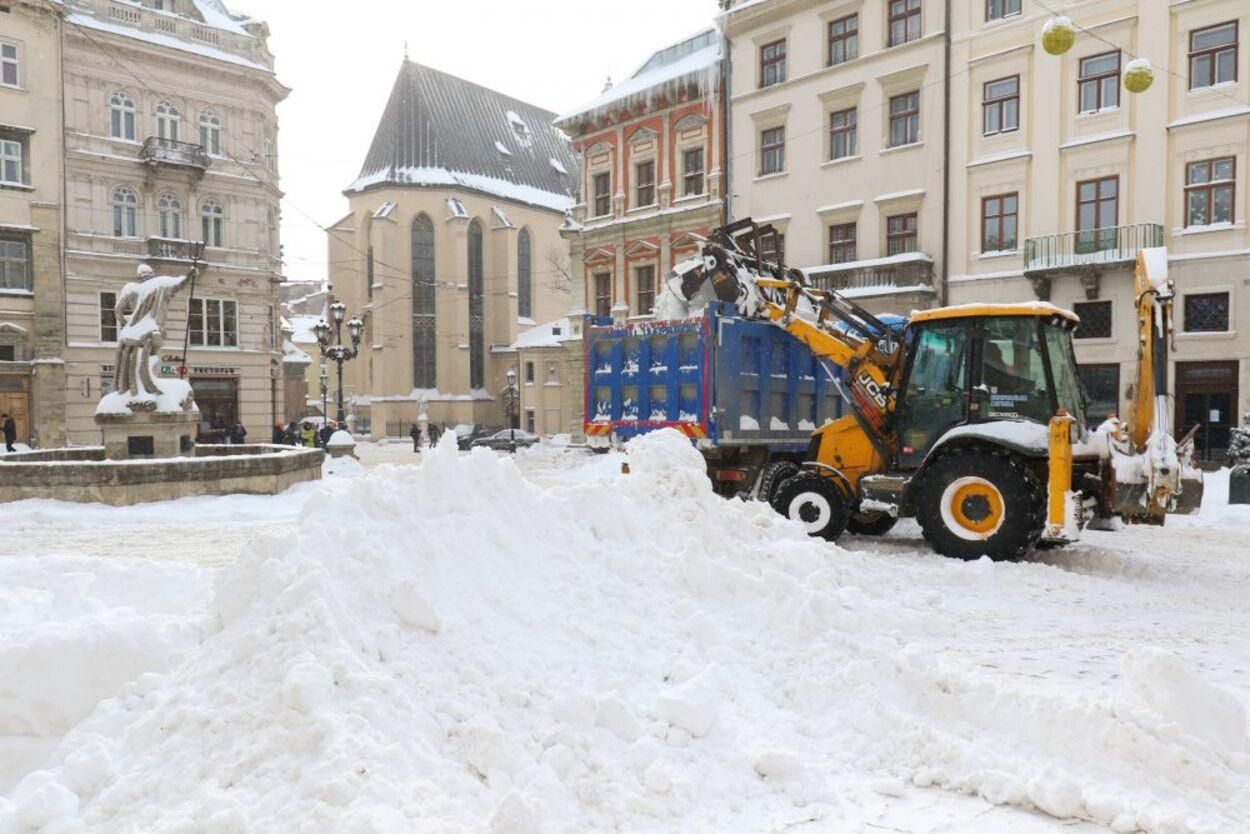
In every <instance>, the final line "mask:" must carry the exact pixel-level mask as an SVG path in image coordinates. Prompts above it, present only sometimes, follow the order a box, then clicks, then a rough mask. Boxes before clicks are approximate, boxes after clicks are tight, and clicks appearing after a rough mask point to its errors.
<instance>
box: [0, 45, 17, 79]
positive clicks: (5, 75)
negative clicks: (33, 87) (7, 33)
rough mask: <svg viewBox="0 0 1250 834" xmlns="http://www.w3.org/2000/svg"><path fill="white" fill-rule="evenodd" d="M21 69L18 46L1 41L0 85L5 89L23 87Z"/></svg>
mask: <svg viewBox="0 0 1250 834" xmlns="http://www.w3.org/2000/svg"><path fill="white" fill-rule="evenodd" d="M20 68H21V67H20V63H19V61H18V57H17V44H15V43H5V42H4V41H0V84H2V85H4V86H5V87H18V86H21V82H22V77H21V73H20V72H19V70H20Z"/></svg>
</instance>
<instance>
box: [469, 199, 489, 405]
mask: <svg viewBox="0 0 1250 834" xmlns="http://www.w3.org/2000/svg"><path fill="white" fill-rule="evenodd" d="M482 264H483V255H482V224H481V223H479V222H478V220H477V218H476V217H475V218H473V220H472V221H470V223H469V387H470V388H474V389H477V388H483V387H485V386H486V302H485V299H486V285H485V276H484V274H483V271H482Z"/></svg>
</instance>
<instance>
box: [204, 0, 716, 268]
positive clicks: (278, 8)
mask: <svg viewBox="0 0 1250 834" xmlns="http://www.w3.org/2000/svg"><path fill="white" fill-rule="evenodd" d="M226 3H227V5H228V6H229V7H230V8H231V10H232V11H236V12H241V13H244V14H249V15H252V16H254V17H258V18H261V19H263V20H265V21H267V22H268V23H269V28H270V29H271V30H272V37H271V39H270V42H269V46H270V48H271V49H272V50H273V53H274V55H275V57H276V60H277V71H278V78H279V79H280V80H281V81H282V82H283V83H284V84H286V85H287V86H288V87H291V88H292V90H293V92H292V93H291V96H290V98H288V99H287V100H286V102H284V103H283V104H282V105H280V106H279V108H278V118H279V121H280V125H281V145H280V148H279V153H280V157H279V162H280V165H281V173H282V187H283V189H284V190H285V191H286V201H285V203H284V205H283V211H282V217H283V223H282V242H283V246H284V249H285V252H286V274H287V277H288V278H292V279H314V280H321V279H323V278H325V273H326V263H325V262H326V241H325V233H323V232H322V231H321V230H320V229H318V228H317V227H316V226H315V225H313V223H312V222H311V221H310V220H309V217H310V216H311V217H312V218H313V219H314V220H316V221H317V222H318V223H320V224H321V225H323V226H328V225H330V224H332V223H334V222H335V221H337V220H338V219H339V218H340V217H342V216H343V215H345V214H346V213H347V198H346V197H344V196H343V194H342V191H343V189H344V188H346V187H347V186H348V185H350V184H351V182H352V181H353V180H354V179H355V178H356V175H357V173H358V172H359V171H360V166H361V163H363V162H364V158H365V154H366V152H367V151H368V149H369V143H370V142H371V141H372V139H373V131H374V129H375V128H376V127H377V124H378V120H379V119H380V118H381V116H382V109H383V107H384V106H385V105H386V98H387V96H388V95H389V94H390V91H391V85H392V84H393V83H394V81H395V76H396V75H397V74H398V72H399V66H400V62H401V61H402V60H403V54H404V44H405V42H406V43H407V45H408V54H409V56H410V57H411V58H412V60H414V61H419V62H420V63H423V64H426V65H428V66H431V67H435V68H437V69H440V70H443V71H445V72H449V73H451V74H453V75H457V76H460V77H461V78H465V79H468V80H469V81H473V82H475V83H478V84H483V85H485V86H487V87H492V88H494V89H496V90H499V91H500V92H502V93H506V94H508V95H511V96H515V97H516V98H519V99H521V100H523V101H528V102H530V103H531V104H535V105H538V106H540V107H545V108H547V109H549V110H554V111H556V112H558V113H559V112H565V111H568V110H571V109H572V108H574V107H576V106H577V105H579V104H581V103H582V102H584V101H588V100H590V99H592V98H594V97H595V96H596V95H598V94H599V92H600V91H601V90H602V89H603V84H604V81H605V80H606V79H607V77H608V76H609V75H610V76H611V77H612V78H613V79H615V80H620V79H622V78H624V77H626V76H628V75H629V74H630V73H632V72H633V71H634V70H635V69H637V68H638V67H639V66H640V65H641V64H642V62H643V61H644V60H645V59H646V58H647V56H648V55H649V54H650V52H651V51H652V50H654V49H657V48H659V47H662V46H665V45H667V44H668V43H671V42H674V41H677V40H679V39H681V38H682V37H684V36H686V35H692V34H695V33H696V32H698V31H699V30H700V29H702V28H704V27H706V26H708V25H710V24H711V22H712V17H713V15H715V13H716V10H717V3H716V0H628V2H626V0H437V2H436V0H356V1H355V2H353V3H326V2H307V0H226Z"/></svg>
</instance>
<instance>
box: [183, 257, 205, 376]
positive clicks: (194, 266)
mask: <svg viewBox="0 0 1250 834" xmlns="http://www.w3.org/2000/svg"><path fill="white" fill-rule="evenodd" d="M204 247H205V243H204V241H202V240H191V241H187V254H188V255H189V256H190V258H191V273H190V275H191V291H190V293H188V295H187V332H186V334H185V335H184V336H183V337H182V362H181V363H180V364H179V365H178V378H179V379H186V378H187V352H188V351H189V350H190V348H191V305H192V304H194V303H195V279H196V278H198V277H199V274H200V263H201V262H202V261H203V260H204Z"/></svg>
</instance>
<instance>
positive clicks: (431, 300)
mask: <svg viewBox="0 0 1250 834" xmlns="http://www.w3.org/2000/svg"><path fill="white" fill-rule="evenodd" d="M434 284H435V281H434V222H433V221H432V220H430V218H429V217H427V216H426V215H424V214H420V215H418V216H417V219H416V220H413V221H412V387H413V388H437V387H438V340H437V338H436V328H437V324H438V319H437V314H436V310H435V306H434V305H435V297H434Z"/></svg>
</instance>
